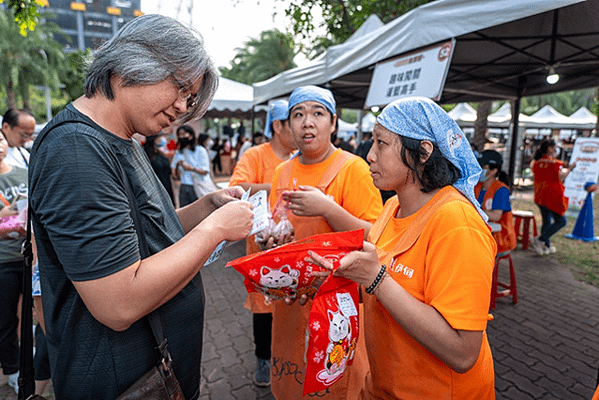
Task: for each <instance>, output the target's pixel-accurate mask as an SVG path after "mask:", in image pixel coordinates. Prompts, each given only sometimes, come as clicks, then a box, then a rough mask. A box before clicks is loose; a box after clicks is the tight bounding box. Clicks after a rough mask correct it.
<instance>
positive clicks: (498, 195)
mask: <svg viewBox="0 0 599 400" xmlns="http://www.w3.org/2000/svg"><path fill="white" fill-rule="evenodd" d="M485 194H487V191H486V190H482V189H481V190H480V193H479V194H478V198H477V199H476V200H478V203H479V204H480V205H482V204H483V200H484V199H485ZM490 209H491V210H501V211H512V205H511V204H510V191H509V189H508V188H506V187H502V188H499V189H497V191H496V192H495V196H493V204H492V205H491V208H490Z"/></svg>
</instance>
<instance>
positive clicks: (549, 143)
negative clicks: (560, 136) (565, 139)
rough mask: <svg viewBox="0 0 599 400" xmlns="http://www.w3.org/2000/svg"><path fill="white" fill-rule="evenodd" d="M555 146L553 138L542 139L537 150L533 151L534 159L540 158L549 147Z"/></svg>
mask: <svg viewBox="0 0 599 400" xmlns="http://www.w3.org/2000/svg"><path fill="white" fill-rule="evenodd" d="M553 146H555V140H553V139H549V138H547V139H543V140H542V141H541V144H540V145H539V148H538V149H537V151H535V155H534V157H533V158H534V159H535V160H540V159H541V157H543V156H544V155H546V154H547V153H548V152H549V148H550V147H553Z"/></svg>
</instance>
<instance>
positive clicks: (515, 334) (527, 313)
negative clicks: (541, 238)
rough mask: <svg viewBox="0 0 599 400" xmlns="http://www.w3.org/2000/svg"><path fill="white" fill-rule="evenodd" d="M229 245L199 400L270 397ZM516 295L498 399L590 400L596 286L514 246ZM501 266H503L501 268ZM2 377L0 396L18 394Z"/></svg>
mask: <svg viewBox="0 0 599 400" xmlns="http://www.w3.org/2000/svg"><path fill="white" fill-rule="evenodd" d="M243 252H244V245H243V243H235V244H233V245H230V246H229V247H228V248H227V250H226V251H225V253H224V254H223V256H222V258H221V260H219V261H217V262H216V263H214V264H213V265H211V266H208V267H206V268H205V269H204V270H203V277H204V285H205V288H206V295H207V309H206V329H205V334H204V339H205V340H204V356H203V360H202V397H201V399H202V400H208V399H210V400H228V399H236V400H250V399H272V398H273V397H272V395H271V394H270V391H269V390H268V389H260V388H257V387H256V386H254V384H253V383H252V381H251V374H252V372H253V368H254V362H255V357H254V354H253V344H252V326H251V318H250V314H249V312H247V311H246V310H245V309H244V308H243V302H244V300H245V289H244V287H243V283H242V278H241V276H240V275H239V274H237V272H236V271H235V270H233V269H231V268H227V269H225V268H223V265H224V264H225V262H226V261H227V260H230V259H233V258H236V257H239V256H241V255H243ZM513 259H514V263H515V268H516V275H517V284H518V295H519V301H518V304H517V305H513V304H512V303H511V301H510V299H508V298H502V299H498V304H497V308H496V310H495V311H494V312H493V315H494V317H495V319H494V320H493V321H491V322H490V323H489V325H488V335H489V341H490V343H491V347H492V350H493V356H494V359H495V372H496V393H497V399H498V400H526V399H545V400H549V399H555V400H571V399H572V400H574V399H583V400H590V398H591V396H592V394H593V391H594V388H595V386H596V380H597V367H598V365H599V290H598V289H596V288H594V287H591V286H589V285H587V284H584V283H580V282H577V281H576V280H575V279H573V277H572V274H571V273H570V272H569V270H568V269H567V267H565V266H562V265H559V264H557V263H556V262H555V261H554V260H553V259H552V258H551V257H546V258H540V257H538V256H536V255H535V254H534V253H533V252H532V251H531V250H528V251H522V250H516V251H514V252H513ZM502 272H503V271H502ZM5 382H6V380H5V379H4V377H2V380H0V399H16V396H15V395H14V393H12V392H11V390H10V388H9V387H8V386H7V385H5Z"/></svg>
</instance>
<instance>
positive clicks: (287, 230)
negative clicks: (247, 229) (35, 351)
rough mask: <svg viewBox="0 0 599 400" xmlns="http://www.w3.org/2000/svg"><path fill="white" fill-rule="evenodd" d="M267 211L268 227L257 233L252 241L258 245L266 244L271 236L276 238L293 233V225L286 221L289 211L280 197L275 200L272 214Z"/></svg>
mask: <svg viewBox="0 0 599 400" xmlns="http://www.w3.org/2000/svg"><path fill="white" fill-rule="evenodd" d="M268 211H269V218H268V227H267V228H266V229H264V230H263V231H261V232H258V233H257V234H256V236H255V237H254V241H255V242H256V243H258V244H261V243H266V241H267V240H268V238H270V237H271V236H274V237H276V238H278V237H280V236H285V235H287V234H293V233H294V232H295V229H294V228H293V225H292V224H291V222H290V221H289V219H288V216H289V209H288V208H287V207H286V206H285V201H284V200H283V198H282V196H281V197H279V199H278V200H277V204H275V207H274V210H273V212H270V207H269V210H268Z"/></svg>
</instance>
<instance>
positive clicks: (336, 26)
mask: <svg viewBox="0 0 599 400" xmlns="http://www.w3.org/2000/svg"><path fill="white" fill-rule="evenodd" d="M279 1H284V0H279ZM285 1H286V2H287V1H288V0H285ZM430 1H431V0H403V1H397V0H345V1H343V0H319V1H314V0H291V1H289V3H290V4H289V5H288V8H287V9H286V10H285V15H286V16H287V17H288V18H289V19H290V20H291V25H292V28H291V29H292V33H293V34H294V35H296V36H300V37H301V38H302V39H304V41H305V42H308V43H309V44H308V45H306V48H305V50H304V51H305V52H306V53H307V54H309V55H310V56H312V57H314V56H316V55H318V54H319V53H321V52H322V51H324V49H326V48H327V47H329V46H331V45H333V44H338V43H343V42H344V41H346V40H347V39H348V38H349V37H350V36H351V35H352V34H353V33H354V32H355V31H356V30H357V29H358V28H359V27H360V25H362V23H363V22H364V21H366V19H367V18H368V17H369V16H370V15H373V14H374V15H377V16H378V17H379V18H380V19H381V21H383V23H387V22H390V21H392V20H394V19H395V18H397V17H399V16H400V15H402V14H405V13H406V12H408V11H410V10H412V9H414V8H416V7H418V6H420V5H422V4H426V3H429V2H430ZM317 11H320V12H321V14H322V18H323V22H322V23H320V25H318V26H316V25H315V20H314V15H318V13H317ZM319 28H324V29H325V30H326V35H325V36H322V35H321V36H319V37H316V38H314V37H313V36H314V34H315V32H316V31H317V30H318V29H319Z"/></svg>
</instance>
